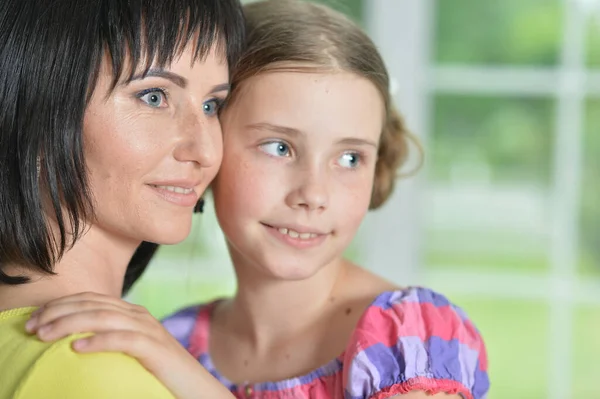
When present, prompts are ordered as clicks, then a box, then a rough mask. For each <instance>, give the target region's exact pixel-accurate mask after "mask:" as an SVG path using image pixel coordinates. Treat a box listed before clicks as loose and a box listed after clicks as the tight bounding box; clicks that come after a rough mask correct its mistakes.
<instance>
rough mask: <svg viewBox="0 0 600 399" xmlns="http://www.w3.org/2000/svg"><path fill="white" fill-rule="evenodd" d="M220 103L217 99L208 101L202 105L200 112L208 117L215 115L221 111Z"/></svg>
mask: <svg viewBox="0 0 600 399" xmlns="http://www.w3.org/2000/svg"><path fill="white" fill-rule="evenodd" d="M221 103H222V101H221V100H217V99H212V100H208V101H207V102H205V103H204V104H203V105H202V110H203V111H204V113H205V114H206V115H208V116H214V115H217V114H218V113H219V110H220V109H221Z"/></svg>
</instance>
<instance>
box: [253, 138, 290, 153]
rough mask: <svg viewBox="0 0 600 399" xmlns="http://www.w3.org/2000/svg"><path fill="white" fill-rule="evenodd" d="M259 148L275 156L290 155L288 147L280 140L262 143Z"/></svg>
mask: <svg viewBox="0 0 600 399" xmlns="http://www.w3.org/2000/svg"><path fill="white" fill-rule="evenodd" d="M260 148H261V149H262V150H263V151H264V152H266V153H267V154H269V155H273V156H276V157H289V156H290V147H289V146H288V145H287V144H286V143H284V142H282V141H272V142H270V143H266V144H262V145H261V146H260Z"/></svg>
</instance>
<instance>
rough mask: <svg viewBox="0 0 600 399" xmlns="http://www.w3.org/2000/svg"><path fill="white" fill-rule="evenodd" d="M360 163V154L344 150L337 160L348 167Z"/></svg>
mask: <svg viewBox="0 0 600 399" xmlns="http://www.w3.org/2000/svg"><path fill="white" fill-rule="evenodd" d="M359 163H360V155H359V154H357V153H356V152H346V153H344V154H342V156H341V157H340V160H339V164H340V166H342V167H344V168H348V169H354V168H356V167H358V165H359Z"/></svg>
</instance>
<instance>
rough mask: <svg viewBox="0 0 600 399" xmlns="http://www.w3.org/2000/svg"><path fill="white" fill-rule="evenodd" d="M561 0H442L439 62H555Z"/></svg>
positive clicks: (438, 4)
mask: <svg viewBox="0 0 600 399" xmlns="http://www.w3.org/2000/svg"><path fill="white" fill-rule="evenodd" d="M562 3H563V2H562V1H559V0H503V1H481V0H452V1H448V0H438V1H437V2H436V16H435V29H436V33H435V45H436V48H435V61H436V62H438V63H475V64H535V65H555V64H557V63H558V59H559V53H560V52H559V47H560V46H559V43H560V34H561V23H562V21H561V17H562V15H561V14H562Z"/></svg>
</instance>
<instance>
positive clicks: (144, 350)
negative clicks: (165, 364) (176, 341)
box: [73, 330, 169, 371]
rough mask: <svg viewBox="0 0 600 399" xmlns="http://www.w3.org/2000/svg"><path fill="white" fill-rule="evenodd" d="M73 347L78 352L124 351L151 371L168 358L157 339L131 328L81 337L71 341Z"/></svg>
mask: <svg viewBox="0 0 600 399" xmlns="http://www.w3.org/2000/svg"><path fill="white" fill-rule="evenodd" d="M73 349H74V350H75V351H76V352H79V353H97V352H121V353H125V354H126V355H129V356H131V357H133V358H136V359H138V360H139V361H140V362H141V363H142V364H144V366H145V367H146V368H148V369H150V370H151V371H152V369H156V368H160V367H161V364H160V363H161V362H162V361H166V360H167V359H169V357H166V355H165V356H163V353H162V352H164V351H163V349H164V348H163V347H162V345H161V343H160V342H159V341H158V340H155V339H153V338H151V337H149V336H147V335H144V334H142V333H140V332H137V331H131V330H110V331H105V332H101V333H98V334H95V335H93V336H90V337H86V338H81V339H78V340H76V341H73ZM159 359H162V360H159Z"/></svg>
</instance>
